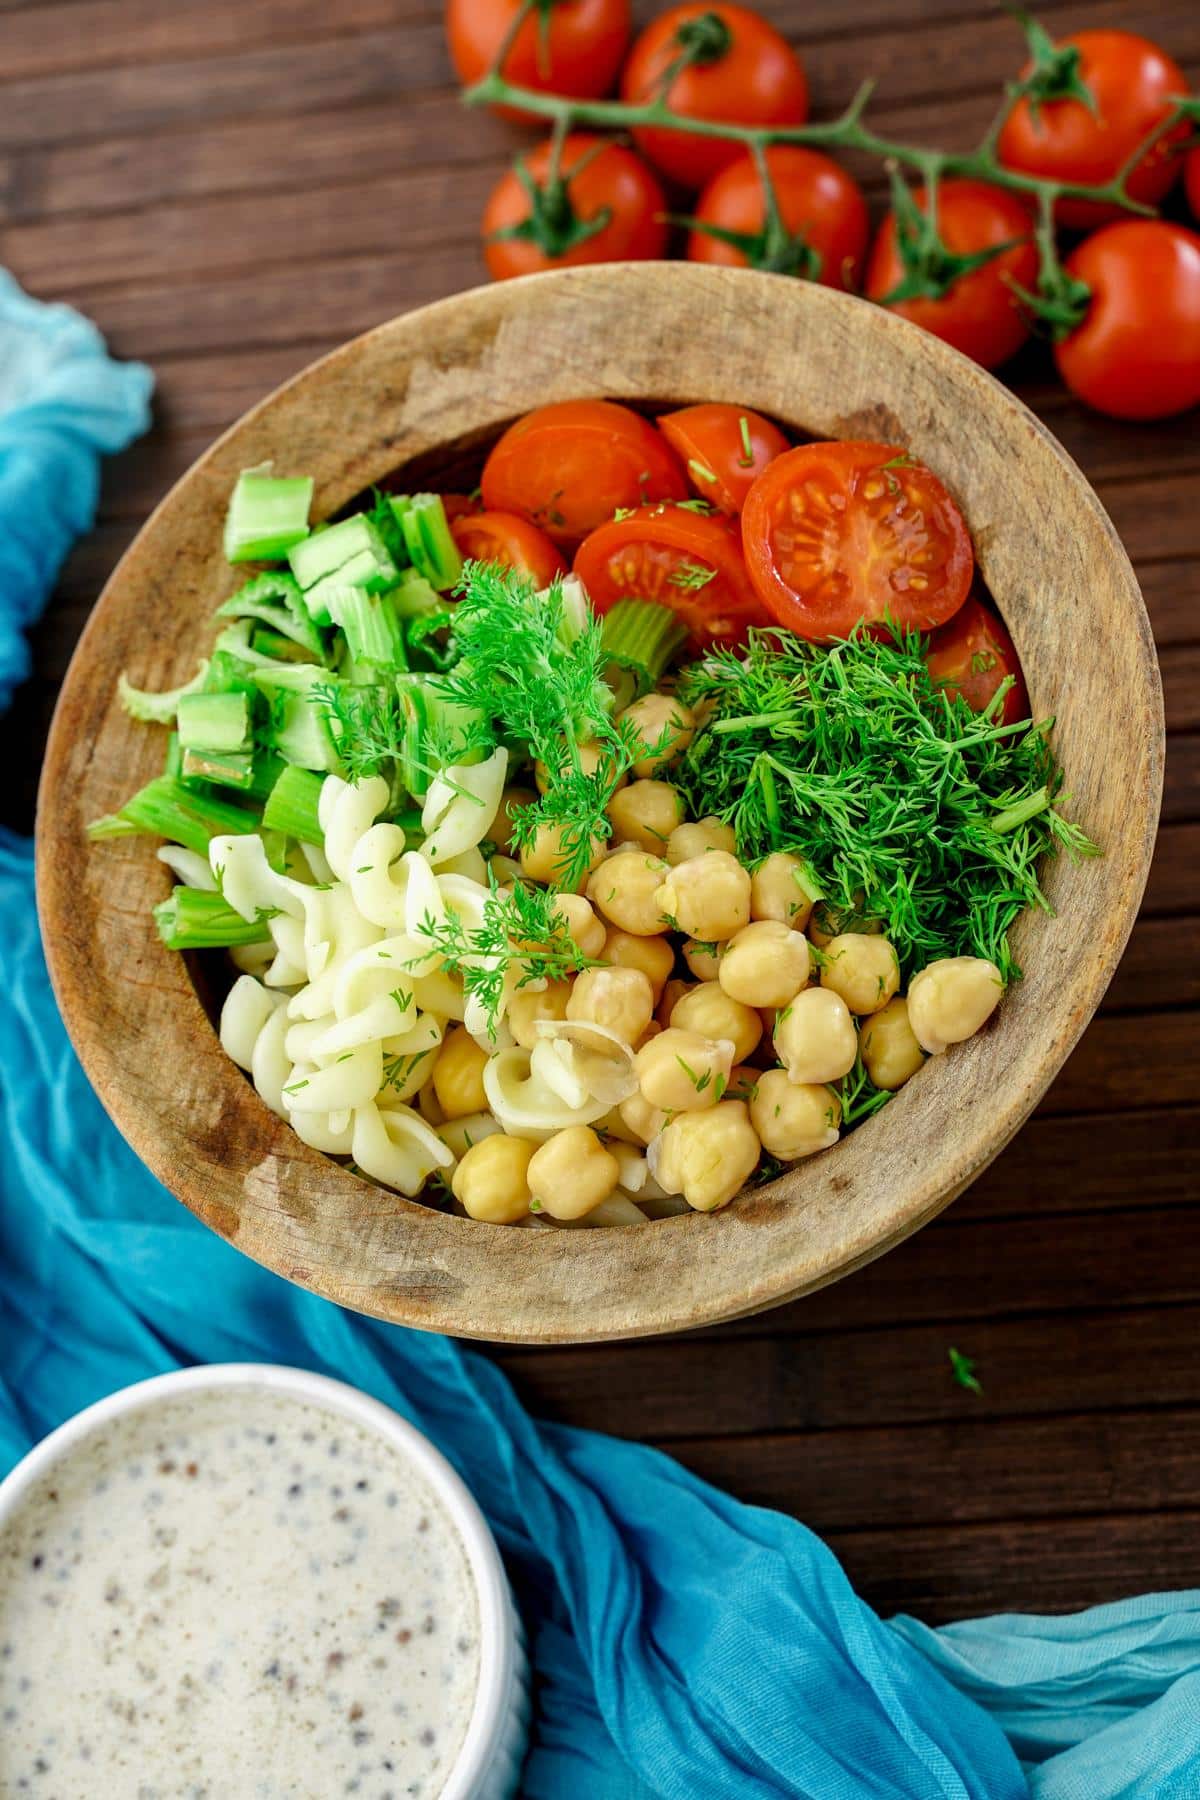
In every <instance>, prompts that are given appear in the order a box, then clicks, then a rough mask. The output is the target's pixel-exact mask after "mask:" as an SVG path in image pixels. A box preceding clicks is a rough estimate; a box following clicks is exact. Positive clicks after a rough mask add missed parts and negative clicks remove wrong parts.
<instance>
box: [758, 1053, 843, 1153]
mask: <svg viewBox="0 0 1200 1800" xmlns="http://www.w3.org/2000/svg"><path fill="white" fill-rule="evenodd" d="M841 1118H842V1107H841V1102H840V1101H839V1099H838V1097H837V1095H836V1094H834V1093H833V1092H832V1091H831V1090H830V1089H829V1088H827V1087H821V1086H819V1085H817V1084H816V1083H812V1082H800V1083H797V1082H794V1081H789V1079H788V1077H787V1074H786V1072H785V1071H784V1070H783V1069H768V1070H767V1072H766V1074H765V1075H760V1076H759V1078H758V1091H757V1092H756V1093H755V1095H754V1097H753V1099H752V1100H751V1101H750V1123H751V1124H752V1125H753V1127H754V1129H755V1131H757V1133H758V1135H759V1137H760V1138H761V1139H762V1147H763V1149H764V1150H765V1151H766V1152H767V1155H768V1156H777V1157H778V1158H779V1160H780V1162H795V1161H796V1160H797V1159H798V1158H799V1157H801V1156H814V1155H815V1154H816V1152H817V1151H818V1150H828V1149H829V1146H830V1145H831V1144H836V1143H837V1141H838V1126H839V1124H840V1123H841Z"/></svg>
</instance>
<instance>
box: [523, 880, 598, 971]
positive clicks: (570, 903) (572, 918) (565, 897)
mask: <svg viewBox="0 0 1200 1800" xmlns="http://www.w3.org/2000/svg"><path fill="white" fill-rule="evenodd" d="M554 911H555V912H556V913H557V914H558V915H559V917H560V918H561V919H563V920H564V921H565V923H566V927H567V930H568V931H569V932H570V934H571V936H572V937H573V938H574V940H575V943H576V945H577V947H578V948H579V950H580V951H581V952H582V954H583V955H584V956H588V957H597V956H599V955H600V953H601V951H602V950H603V949H604V926H603V924H602V923H601V921H600V920H599V919H598V918H597V917H596V914H595V911H594V909H593V907H592V903H591V901H590V900H585V899H584V897H583V895H582V894H556V895H555V896H554ZM537 947H538V946H535V948H537Z"/></svg>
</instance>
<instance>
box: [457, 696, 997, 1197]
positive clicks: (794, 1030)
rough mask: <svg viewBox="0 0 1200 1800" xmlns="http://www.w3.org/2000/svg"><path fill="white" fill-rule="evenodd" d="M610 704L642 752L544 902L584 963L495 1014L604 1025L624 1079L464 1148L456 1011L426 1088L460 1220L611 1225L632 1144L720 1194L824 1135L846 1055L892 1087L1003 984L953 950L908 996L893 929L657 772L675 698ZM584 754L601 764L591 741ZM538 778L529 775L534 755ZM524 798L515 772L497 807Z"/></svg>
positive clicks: (679, 727) (813, 1148) (701, 1193)
mask: <svg viewBox="0 0 1200 1800" xmlns="http://www.w3.org/2000/svg"><path fill="white" fill-rule="evenodd" d="M625 717H626V718H627V719H629V720H630V721H631V722H632V723H633V724H634V725H636V727H637V728H638V731H639V733H640V736H641V739H642V741H643V742H644V743H646V744H653V745H654V746H655V749H654V752H653V753H652V754H650V755H647V756H646V757H645V758H644V759H643V760H642V761H640V762H638V763H635V764H634V765H633V769H632V771H631V773H632V776H633V779H632V780H627V781H625V782H623V783H622V784H621V786H620V787H619V788H618V790H617V791H616V792H615V793H614V794H613V797H612V800H611V802H610V805H609V807H608V816H609V819H610V820H611V823H612V838H611V840H602V839H597V840H596V843H595V847H594V853H593V856H592V861H591V866H590V868H589V870H588V872H587V874H586V875H585V877H584V878H583V880H582V881H581V882H580V884H579V889H578V890H577V891H576V892H575V893H569V894H568V893H564V894H561V895H560V896H559V897H558V900H557V902H556V906H557V909H558V910H559V911H560V912H561V914H562V916H563V918H564V919H565V921H566V923H567V925H568V927H569V929H570V931H571V934H572V936H573V938H574V940H575V942H576V944H577V945H578V946H579V949H580V951H581V952H582V954H583V955H584V956H585V957H587V958H588V959H594V961H595V964H596V966H594V967H589V968H585V969H583V970H582V971H581V972H580V973H579V974H577V975H575V976H574V977H572V978H570V979H567V980H561V981H550V982H546V983H544V984H542V985H540V986H534V985H530V986H527V987H524V988H518V990H517V991H516V993H515V994H514V996H513V998H512V1000H511V1001H510V1004H509V1007H508V1011H507V1014H506V1018H507V1023H508V1027H509V1029H510V1031H511V1033H512V1036H513V1038H514V1040H515V1041H516V1043H517V1044H519V1045H522V1046H524V1047H526V1048H529V1049H531V1048H532V1047H533V1046H534V1044H535V1043H536V1042H537V1031H536V1027H537V1024H538V1022H539V1021H541V1020H573V1021H584V1022H590V1023H592V1024H595V1025H599V1026H603V1027H605V1028H606V1029H607V1030H608V1031H610V1032H611V1033H613V1034H614V1035H615V1036H616V1037H618V1038H619V1039H620V1040H621V1041H622V1042H623V1043H625V1044H627V1045H628V1046H629V1047H630V1050H631V1051H632V1053H633V1066H634V1070H635V1073H636V1077H637V1084H638V1085H637V1090H636V1092H635V1093H634V1094H632V1095H631V1096H630V1098H628V1099H626V1100H624V1101H623V1102H622V1103H621V1104H620V1105H619V1106H618V1107H616V1108H615V1109H614V1110H613V1111H612V1112H611V1113H609V1114H608V1115H607V1116H606V1117H605V1118H603V1119H601V1120H599V1121H598V1123H597V1125H596V1126H595V1127H592V1126H585V1125H572V1126H570V1127H568V1128H567V1129H565V1130H562V1131H559V1132H557V1133H556V1134H555V1135H554V1136H552V1137H550V1138H549V1140H548V1141H546V1142H544V1143H536V1142H532V1141H528V1140H526V1139H523V1138H519V1137H512V1136H505V1135H502V1134H501V1133H500V1131H499V1127H498V1125H497V1124H496V1123H495V1122H494V1121H493V1123H492V1126H491V1135H488V1136H486V1137H484V1138H482V1139H481V1140H480V1141H477V1142H471V1143H469V1144H467V1145H462V1144H460V1143H459V1142H457V1141H456V1139H455V1135H454V1121H456V1120H462V1119H465V1118H466V1117H468V1116H470V1117H472V1118H476V1119H477V1118H479V1116H480V1115H481V1114H483V1113H484V1112H485V1111H486V1107H487V1100H486V1096H485V1093H484V1087H483V1071H484V1068H485V1066H486V1063H487V1060H488V1059H487V1054H486V1052H485V1051H484V1050H482V1049H481V1048H480V1047H479V1046H478V1045H477V1044H476V1043H475V1042H474V1040H473V1039H472V1038H471V1037H470V1036H469V1035H468V1034H467V1033H466V1032H465V1030H463V1029H462V1028H461V1027H456V1028H454V1029H452V1030H451V1031H450V1032H449V1033H448V1034H447V1036H446V1038H445V1040H444V1042H443V1045H442V1047H441V1049H440V1051H439V1053H438V1056H437V1059H436V1062H435V1064H434V1069H433V1077H432V1087H433V1091H434V1095H435V1097H436V1102H437V1106H438V1108H439V1110H440V1112H441V1114H442V1117H443V1120H444V1121H445V1123H444V1124H443V1125H442V1127H441V1128H442V1130H443V1131H444V1132H445V1134H446V1136H447V1141H448V1142H450V1143H451V1145H452V1147H454V1148H455V1149H456V1153H459V1154H460V1160H459V1162H458V1165H457V1167H456V1169H455V1172H454V1177H453V1182H452V1187H453V1192H454V1195H455V1198H456V1199H457V1200H458V1201H459V1202H460V1204H461V1205H462V1207H463V1209H464V1211H465V1212H466V1213H468V1214H469V1215H470V1217H472V1218H475V1219H484V1220H488V1221H490V1222H492V1223H499V1224H517V1223H529V1222H532V1221H533V1220H534V1219H536V1218H537V1216H538V1215H541V1216H542V1217H543V1218H544V1219H546V1220H557V1221H560V1222H563V1223H566V1222H578V1221H580V1220H585V1219H587V1218H588V1217H589V1215H592V1214H593V1213H596V1212H597V1209H601V1213H600V1215H599V1216H602V1217H604V1218H605V1219H606V1221H607V1220H611V1221H612V1222H614V1223H619V1222H621V1219H622V1218H623V1217H631V1215H632V1211H633V1209H632V1205H631V1203H630V1202H629V1201H628V1199H627V1198H626V1199H625V1204H626V1206H628V1207H629V1209H630V1210H629V1212H628V1213H623V1212H622V1209H621V1201H622V1198H623V1196H622V1192H621V1182H622V1174H623V1170H624V1169H625V1168H626V1167H627V1166H628V1164H629V1159H630V1157H631V1156H633V1157H635V1158H636V1159H637V1160H638V1161H641V1159H642V1158H643V1157H644V1158H645V1160H646V1161H647V1162H648V1164H649V1171H650V1175H651V1177H652V1184H653V1190H654V1192H655V1193H656V1194H658V1195H660V1196H668V1197H669V1196H679V1197H680V1198H681V1200H682V1202H685V1203H686V1206H687V1207H691V1208H693V1209H695V1210H696V1211H699V1212H713V1211H715V1210H716V1209H717V1208H718V1207H722V1206H725V1205H726V1204H727V1203H728V1202H729V1201H730V1200H732V1199H733V1197H734V1195H735V1194H737V1193H738V1192H739V1190H740V1189H741V1188H742V1187H744V1186H745V1184H746V1182H747V1181H748V1180H749V1178H750V1177H751V1175H752V1174H753V1173H754V1171H755V1169H756V1168H757V1166H758V1163H759V1159H760V1157H761V1155H762V1153H763V1152H764V1151H765V1152H766V1153H767V1155H768V1156H770V1157H773V1158H775V1159H776V1160H777V1161H778V1162H780V1163H791V1162H795V1161H798V1160H799V1159H800V1158H803V1157H807V1156H812V1155H814V1154H815V1153H816V1152H818V1151H821V1150H826V1149H828V1148H829V1147H830V1146H831V1145H833V1144H835V1143H836V1142H837V1141H838V1138H839V1135H840V1131H841V1125H842V1119H841V1104H840V1101H839V1098H838V1096H837V1094H836V1092H835V1091H834V1089H833V1087H832V1086H831V1085H830V1084H831V1083H834V1082H837V1081H840V1080H841V1078H842V1077H843V1076H845V1075H848V1074H849V1073H850V1071H851V1070H852V1069H853V1068H854V1066H855V1063H856V1061H857V1059H858V1057H859V1056H860V1055H861V1057H862V1061H863V1065H864V1067H865V1068H866V1071H867V1073H868V1075H869V1076H870V1078H871V1080H872V1081H873V1082H874V1083H875V1086H876V1087H878V1088H882V1089H886V1090H888V1091H895V1090H896V1089H897V1088H900V1087H903V1085H904V1083H905V1082H906V1081H908V1080H909V1079H910V1078H911V1077H912V1076H913V1075H915V1074H916V1072H917V1070H918V1069H919V1068H920V1067H921V1064H922V1063H923V1062H924V1060H925V1057H926V1056H927V1055H934V1056H936V1055H939V1054H941V1052H943V1051H944V1050H946V1049H947V1048H948V1046H949V1045H951V1044H957V1043H961V1042H963V1041H964V1040H965V1039H967V1038H969V1037H972V1036H973V1035H974V1033H975V1032H977V1031H978V1030H979V1029H980V1027H981V1026H982V1025H983V1024H984V1023H985V1021H986V1020H987V1019H988V1018H989V1017H990V1015H991V1013H992V1012H993V1011H994V1009H995V1007H996V1005H997V1004H998V1002H999V1000H1000V996H1001V993H1002V991H1003V984H1002V981H1001V976H1000V972H999V970H998V969H997V968H996V967H995V965H994V964H992V963H990V962H986V961H984V960H982V959H981V958H978V957H971V956H955V957H948V958H945V959H943V960H940V961H937V962H933V963H931V964H929V966H928V967H927V968H925V969H922V970H921V972H920V973H919V974H917V975H915V976H914V977H913V978H912V980H911V982H910V983H909V988H908V992H907V994H901V993H900V967H899V963H898V961H897V957H896V953H895V950H894V949H893V947H892V945H891V944H890V943H889V942H888V940H887V938H886V937H884V936H882V935H881V933H880V932H877V931H872V930H870V929H869V928H868V929H865V930H859V931H839V930H837V928H836V921H831V920H829V919H828V918H824V917H823V914H822V911H821V909H820V907H819V906H818V908H817V909H816V910H815V911H814V905H813V902H812V900H811V899H810V898H809V897H808V895H807V892H806V889H805V887H804V885H803V877H804V873H805V871H804V866H803V864H802V863H801V861H800V859H799V858H798V857H796V856H792V855H789V854H788V853H786V852H782V851H780V852H776V853H774V854H773V855H770V856H767V857H766V858H765V859H764V860H763V861H761V862H759V863H758V864H757V865H756V866H755V867H754V868H752V869H750V868H746V867H745V866H744V865H743V864H742V863H741V862H739V860H738V858H737V855H736V854H735V849H736V846H735V840H734V834H733V831H732V830H731V829H730V827H729V826H728V825H725V824H723V823H722V822H721V821H720V820H719V819H716V818H707V819H698V820H688V819H686V818H685V816H684V804H683V799H682V797H681V795H680V793H679V791H678V789H677V788H675V787H673V786H672V785H671V783H670V781H669V780H666V779H664V778H663V776H664V772H665V771H667V769H668V768H669V765H670V763H671V761H672V760H673V758H674V757H675V756H677V755H678V754H679V753H680V752H681V751H682V750H683V749H684V748H685V746H686V745H687V744H688V743H689V742H690V739H691V736H692V733H693V731H694V729H695V719H694V717H693V715H692V714H691V713H690V712H689V711H688V709H687V708H686V707H684V706H683V705H682V704H680V702H678V701H677V700H676V699H674V698H673V697H672V696H670V695H668V694H661V693H655V694H650V695H647V696H646V697H645V698H644V699H641V700H639V701H636V702H635V703H634V704H633V706H631V707H630V708H629V709H628V711H627V713H626V714H625ZM585 754H586V756H587V757H588V758H589V759H591V762H592V764H593V765H594V766H598V765H599V762H600V759H601V756H602V752H601V751H600V750H599V749H597V748H595V747H589V748H588V749H587V750H586V752H585ZM535 777H536V778H537V779H538V783H539V786H542V787H544V785H545V771H544V770H542V769H540V768H539V769H538V770H535ZM533 798H534V796H533V794H532V793H530V792H528V791H524V790H520V789H511V790H509V792H508V794H507V795H506V801H505V805H506V808H507V807H511V806H519V805H523V804H527V803H528V802H529V801H530V800H532V799H533ZM502 824H503V820H501V821H498V825H502ZM561 862H562V845H561V843H560V841H559V839H558V837H557V836H556V834H555V832H554V831H553V830H548V829H545V828H543V830H542V831H541V832H540V833H539V835H538V837H537V838H536V839H535V840H534V841H533V842H532V843H531V844H529V845H527V846H526V847H525V848H523V849H522V851H521V853H520V863H521V869H522V873H523V874H524V876H525V877H526V878H527V879H529V880H533V881H537V882H546V883H550V884H553V883H554V880H555V876H556V872H557V869H558V868H559V866H560V865H561ZM823 925H829V926H830V929H829V930H826V929H823ZM681 939H682V942H681V941H680V940H681ZM681 962H682V965H683V970H686V975H685V974H684V973H683V970H681V968H680V966H679V965H680V963H681ZM668 1210H669V1209H668ZM676 1210H682V1207H680V1208H677V1209H676Z"/></svg>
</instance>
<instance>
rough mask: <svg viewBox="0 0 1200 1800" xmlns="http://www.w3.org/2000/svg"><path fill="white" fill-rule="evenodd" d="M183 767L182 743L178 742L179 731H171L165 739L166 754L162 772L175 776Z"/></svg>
mask: <svg viewBox="0 0 1200 1800" xmlns="http://www.w3.org/2000/svg"><path fill="white" fill-rule="evenodd" d="M182 769H183V745H182V744H181V743H180V742H179V733H178V732H177V731H173V732H172V733H171V735H170V737H169V738H168V739H167V755H166V760H165V761H164V763H163V774H164V775H170V776H176V775H179V774H180V773H181V771H182Z"/></svg>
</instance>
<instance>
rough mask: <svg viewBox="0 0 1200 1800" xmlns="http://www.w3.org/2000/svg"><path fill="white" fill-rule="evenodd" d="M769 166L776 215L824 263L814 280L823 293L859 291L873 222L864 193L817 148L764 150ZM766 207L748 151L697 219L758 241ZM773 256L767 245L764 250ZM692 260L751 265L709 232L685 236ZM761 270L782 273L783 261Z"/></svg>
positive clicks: (714, 186)
mask: <svg viewBox="0 0 1200 1800" xmlns="http://www.w3.org/2000/svg"><path fill="white" fill-rule="evenodd" d="M767 167H768V169H769V170H770V174H771V180H772V183H773V185H774V188H775V194H776V197H777V199H778V202H779V215H780V218H781V220H782V221H783V225H784V228H785V230H786V231H787V234H788V236H789V237H790V238H792V239H800V240H802V241H803V244H805V245H807V246H808V248H809V249H810V250H812V251H815V252H816V255H817V256H818V258H819V259H820V261H819V264H818V267H817V270H816V273H815V275H813V276H812V277H811V279H813V280H816V281H820V282H823V283H824V284H825V286H826V287H840V288H847V289H854V288H856V287H857V286H858V280H859V272H860V270H861V268H862V260H863V256H864V255H865V253H866V248H867V237H868V235H869V232H870V221H869V219H868V217H867V203H866V201H865V200H864V199H863V195H862V189H861V188H860V187H859V185H858V183H857V182H856V181H855V180H854V177H853V176H852V175H847V173H846V171H845V169H843V168H841V167H839V165H838V164H837V163H835V162H834V161H833V159H832V158H831V157H828V156H822V154H821V152H820V151H819V150H806V149H804V148H803V146H802V145H792V144H776V145H774V146H773V147H772V148H771V149H770V150H768V151H767ZM766 211H767V208H766V201H765V199H764V197H763V190H762V182H761V181H760V180H759V176H758V170H757V168H756V167H755V165H754V161H753V158H751V157H750V156H748V155H746V154H745V153H744V152H743V153H742V154H741V155H739V156H737V157H736V158H735V159H734V161H733V162H731V163H730V164H729V165H728V166H727V167H726V168H724V169H722V170H721V172H720V174H719V175H715V176H714V177H713V179H712V180H711V181H710V182H709V184H708V186H707V187H706V188H705V190H704V192H703V193H702V194H701V196H700V198H699V200H698V201H697V203H696V210H695V214H694V217H695V218H696V219H698V220H699V221H700V222H701V223H702V224H704V225H714V226H716V227H717V228H718V230H721V231H732V232H736V233H737V234H739V235H740V236H743V237H758V236H759V234H760V233H761V232H762V230H763V226H764V223H765V221H766ZM766 248H767V250H768V256H769V246H767V247H766ZM687 253H688V259H689V261H691V262H704V263H723V264H725V265H726V266H727V267H739V266H744V265H745V264H746V263H747V262H748V261H750V260H751V259H750V258H748V257H747V256H746V254H745V251H744V250H743V249H741V248H740V247H739V246H738V245H737V244H731V243H729V242H727V241H724V240H722V239H721V238H719V237H713V236H712V235H711V233H709V232H707V231H693V232H692V233H691V234H690V236H689V237H688V245H687ZM757 266H758V267H760V268H764V267H765V268H772V267H773V268H776V269H778V268H779V266H780V265H779V263H778V262H771V261H770V260H766V261H759V262H758V263H757ZM782 273H784V274H789V275H790V274H798V275H806V274H808V270H806V269H805V268H804V267H803V266H797V267H787V266H786V264H785V265H784V267H783V269H782Z"/></svg>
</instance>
